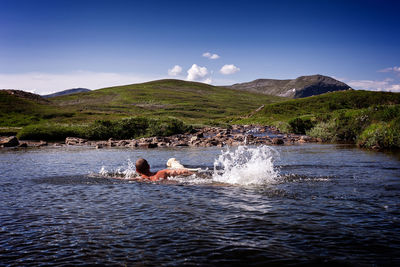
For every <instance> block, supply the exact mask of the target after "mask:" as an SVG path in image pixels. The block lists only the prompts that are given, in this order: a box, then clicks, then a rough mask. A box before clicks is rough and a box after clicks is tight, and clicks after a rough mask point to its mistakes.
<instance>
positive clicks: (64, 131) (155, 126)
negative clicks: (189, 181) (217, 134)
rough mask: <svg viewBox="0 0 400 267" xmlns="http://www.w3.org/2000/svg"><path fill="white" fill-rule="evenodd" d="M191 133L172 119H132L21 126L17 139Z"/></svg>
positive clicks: (134, 136) (102, 137)
mask: <svg viewBox="0 0 400 267" xmlns="http://www.w3.org/2000/svg"><path fill="white" fill-rule="evenodd" d="M188 130H191V127H190V126H187V125H185V124H184V123H183V122H182V121H180V120H178V119H175V118H161V119H148V118H144V117H132V118H126V119H122V120H115V121H110V120H97V121H95V122H93V123H92V124H90V125H88V126H77V125H63V124H37V125H29V126H26V127H24V128H23V129H22V130H21V131H20V132H19V133H18V138H20V139H29V140H49V141H50V140H51V141H59V140H64V139H65V138H66V137H68V136H74V137H81V138H87V139H91V140H106V139H109V138H115V139H133V138H138V137H144V136H169V135H173V134H178V133H184V132H186V131H188Z"/></svg>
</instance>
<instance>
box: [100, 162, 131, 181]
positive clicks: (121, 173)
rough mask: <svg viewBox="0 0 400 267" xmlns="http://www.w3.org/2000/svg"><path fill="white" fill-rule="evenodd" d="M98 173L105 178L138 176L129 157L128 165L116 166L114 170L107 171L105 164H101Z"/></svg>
mask: <svg viewBox="0 0 400 267" xmlns="http://www.w3.org/2000/svg"><path fill="white" fill-rule="evenodd" d="M99 174H100V175H101V176H104V177H107V178H120V179H132V178H137V177H138V174H137V173H136V167H135V164H134V163H133V162H132V161H131V160H130V159H128V166H127V167H126V168H125V167H118V168H117V169H115V170H112V171H108V170H107V169H106V167H105V166H102V167H101V169H100V171H99Z"/></svg>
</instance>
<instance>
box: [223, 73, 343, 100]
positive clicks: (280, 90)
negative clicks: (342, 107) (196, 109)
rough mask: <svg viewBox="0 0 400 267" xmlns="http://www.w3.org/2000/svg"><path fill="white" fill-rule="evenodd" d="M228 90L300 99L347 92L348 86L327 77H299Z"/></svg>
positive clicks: (255, 83)
mask: <svg viewBox="0 0 400 267" xmlns="http://www.w3.org/2000/svg"><path fill="white" fill-rule="evenodd" d="M228 88H232V89H237V90H244V91H249V92H254V93H262V94H268V95H276V96H284V97H290V98H302V97H308V96H313V95H320V94H324V93H327V92H334V91H343V90H348V89H349V88H350V86H348V85H347V84H345V83H343V82H340V81H338V80H335V79H333V78H331V77H328V76H323V75H319V74H318V75H311V76H301V77H298V78H296V79H293V80H274V79H258V80H254V81H252V82H247V83H237V84H234V85H231V86H228Z"/></svg>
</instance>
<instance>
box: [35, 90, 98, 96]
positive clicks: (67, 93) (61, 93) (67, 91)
mask: <svg viewBox="0 0 400 267" xmlns="http://www.w3.org/2000/svg"><path fill="white" fill-rule="evenodd" d="M90 91H91V90H90V89H86V88H74V89H67V90H64V91H60V92H56V93H53V94H49V95H43V96H42V97H44V98H50V97H56V96H62V95H71V94H77V93H84V92H90Z"/></svg>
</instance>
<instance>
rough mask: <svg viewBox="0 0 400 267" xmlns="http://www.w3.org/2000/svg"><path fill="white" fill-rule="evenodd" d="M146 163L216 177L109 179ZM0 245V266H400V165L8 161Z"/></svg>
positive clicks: (257, 158) (262, 155) (38, 154)
mask: <svg viewBox="0 0 400 267" xmlns="http://www.w3.org/2000/svg"><path fill="white" fill-rule="evenodd" d="M222 150H224V151H225V150H226V149H222ZM138 157H144V158H146V159H148V161H149V163H150V165H151V166H152V168H153V169H161V168H164V166H165V162H166V161H167V160H168V159H169V158H171V157H175V158H177V159H178V160H180V161H181V163H182V164H184V165H185V166H188V167H193V168H201V169H202V170H207V168H208V171H202V172H201V173H200V174H199V175H197V176H192V177H186V178H176V179H174V180H168V181H165V182H160V183H147V182H137V181H126V180H117V179H112V178H107V177H109V176H110V175H111V174H112V173H117V174H118V175H119V176H121V175H122V174H123V173H125V174H126V173H129V172H130V171H131V170H132V166H131V163H130V162H134V161H135V160H136V159H137V158H138ZM214 165H215V166H216V172H215V173H214V171H213V169H214ZM101 170H102V172H101V173H103V175H101V174H100V171H101ZM104 173H107V174H108V175H104ZM111 176H112V175H111ZM0 236H1V238H0V265H14V266H21V265H24V266H26V265H38V264H41V265H46V264H49V265H87V264H99V265H104V264H106V265H145V266H159V265H167V266H169V265H175V266H176V265H200V266H208V265H227V266H231V265H246V266H247V265H267V264H269V265H274V264H275V265H323V264H324V265H326V264H331V265H339V264H348V265H361V266H364V265H366V266H371V265H372V266H376V265H387V266H396V265H397V266H399V265H400V161H399V157H396V156H395V155H389V154H384V153H379V152H371V151H364V150H360V149H357V148H354V147H351V146H343V145H321V144H307V145H299V146H280V147H274V148H268V147H241V148H239V149H238V148H232V149H231V151H230V152H229V153H228V152H226V151H225V152H222V151H221V148H179V149H167V148H166V149H154V150H130V149H104V150H96V149H93V148H89V147H67V148H41V149H28V150H19V151H14V150H1V151H0Z"/></svg>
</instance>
